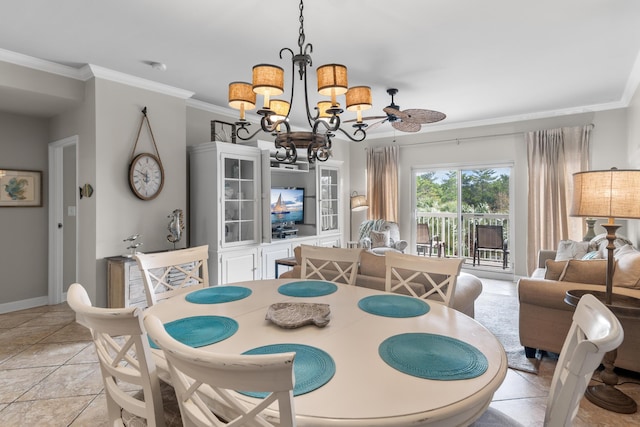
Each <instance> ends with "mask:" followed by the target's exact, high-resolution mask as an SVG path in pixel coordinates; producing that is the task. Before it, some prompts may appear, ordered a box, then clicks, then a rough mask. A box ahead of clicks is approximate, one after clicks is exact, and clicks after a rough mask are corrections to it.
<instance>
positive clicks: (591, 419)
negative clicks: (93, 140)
mask: <svg viewBox="0 0 640 427" xmlns="http://www.w3.org/2000/svg"><path fill="white" fill-rule="evenodd" d="M483 282H484V292H497V293H515V285H514V284H513V283H511V282H504V281H497V280H485V279H483ZM554 368H555V361H554V360H553V359H550V358H544V359H543V360H542V363H541V366H540V374H539V375H533V374H527V373H524V372H520V371H515V370H511V369H510V370H509V372H508V374H507V378H506V379H505V381H504V383H503V384H502V386H501V387H500V389H499V390H498V391H497V392H496V394H495V396H494V401H493V403H492V406H493V407H494V408H496V409H498V410H500V411H502V412H504V413H506V414H508V415H510V416H512V417H513V418H515V419H517V420H518V421H519V422H521V423H522V424H524V425H527V426H540V425H542V420H543V418H544V406H545V399H546V396H547V392H548V387H549V384H550V383H551V377H552V375H553V370H554ZM621 381H622V382H624V384H622V385H621V386H620V389H621V390H623V391H625V392H626V393H627V394H629V395H630V396H632V397H633V398H634V399H635V400H636V401H637V402H640V376H630V377H622V378H621ZM36 425H37V426H74V427H75V426H91V427H96V426H103V425H104V426H106V425H107V422H106V403H105V399H104V393H103V387H102V381H101V378H100V374H99V367H98V363H97V358H96V356H95V354H94V352H93V344H92V343H91V341H90V335H89V333H88V331H87V330H86V329H85V328H84V327H82V326H80V325H78V324H76V323H75V321H74V314H73V312H72V311H71V310H70V309H69V307H68V306H67V305H66V304H60V305H57V306H45V307H38V308H34V309H29V310H22V311H18V312H14V313H8V314H2V315H0V426H2V427H12V426H36ZM575 425H576V426H621V427H622V426H625V427H626V426H631V425H640V412H638V413H636V414H633V415H622V414H615V413H613V412H610V411H606V410H604V409H600V408H598V407H596V406H595V405H593V404H592V403H590V402H589V401H587V400H586V399H583V401H582V403H581V405H580V411H579V413H578V420H577V421H576V423H575Z"/></svg>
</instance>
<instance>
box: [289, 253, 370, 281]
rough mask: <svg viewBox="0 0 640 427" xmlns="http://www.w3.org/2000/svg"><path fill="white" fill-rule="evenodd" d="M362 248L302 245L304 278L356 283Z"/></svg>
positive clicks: (301, 254) (301, 271)
mask: <svg viewBox="0 0 640 427" xmlns="http://www.w3.org/2000/svg"><path fill="white" fill-rule="evenodd" d="M361 251H362V249H355V248H354V249H344V248H325V247H322V246H311V245H300V257H301V263H302V266H301V270H300V277H301V278H302V279H320V280H329V281H333V282H340V283H346V284H347V285H354V284H355V283H356V276H357V274H358V262H359V261H360V252H361Z"/></svg>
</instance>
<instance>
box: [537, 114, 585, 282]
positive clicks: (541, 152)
mask: <svg viewBox="0 0 640 427" xmlns="http://www.w3.org/2000/svg"><path fill="white" fill-rule="evenodd" d="M592 128H593V125H588V126H579V127H571V128H560V129H547V130H539V131H535V132H528V133H526V134H525V141H526V143H527V161H528V165H529V211H528V214H529V224H528V232H527V234H528V235H527V271H528V272H529V274H531V273H532V272H533V270H535V268H536V267H537V256H538V251H539V250H540V249H556V248H557V245H558V242H559V241H560V240H567V239H571V240H582V235H583V234H582V233H583V225H582V218H576V217H570V216H569V210H570V206H571V199H572V196H573V174H574V173H575V172H580V171H585V170H588V168H589V139H590V136H591V129H592Z"/></svg>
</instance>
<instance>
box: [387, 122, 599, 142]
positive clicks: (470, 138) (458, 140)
mask: <svg viewBox="0 0 640 427" xmlns="http://www.w3.org/2000/svg"><path fill="white" fill-rule="evenodd" d="M585 126H590V127H591V129H593V128H594V127H596V125H594V124H593V123H590V124H588V125H585ZM564 127H570V126H564ZM552 129H562V128H552ZM543 130H549V129H543ZM526 132H531V131H522V132H509V133H496V134H493V135H477V136H465V137H461V138H447V139H439V140H435V141H423V142H412V143H409V144H398V147H400V148H403V147H412V146H415V145H427V144H441V143H443V142H457V143H460V142H462V141H471V140H474V139H483V138H495V137H502V136H513V135H524V134H525V133H526ZM534 132H535V131H534Z"/></svg>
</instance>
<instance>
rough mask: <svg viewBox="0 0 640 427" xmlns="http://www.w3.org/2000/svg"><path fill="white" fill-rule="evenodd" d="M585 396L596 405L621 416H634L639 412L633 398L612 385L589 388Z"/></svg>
mask: <svg viewBox="0 0 640 427" xmlns="http://www.w3.org/2000/svg"><path fill="white" fill-rule="evenodd" d="M584 395H585V397H586V398H587V399H588V400H589V402H591V403H593V404H594V405H597V406H599V407H601V408H604V409H607V410H609V411H613V412H617V413H619V414H634V413H635V412H636V411H637V410H638V405H636V402H635V401H634V400H633V399H632V398H630V397H629V396H627V395H626V394H624V393H623V392H621V391H620V390H618V389H617V388H615V387H614V386H612V385H608V384H599V385H594V386H589V387H587V390H586V391H585V393H584Z"/></svg>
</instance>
